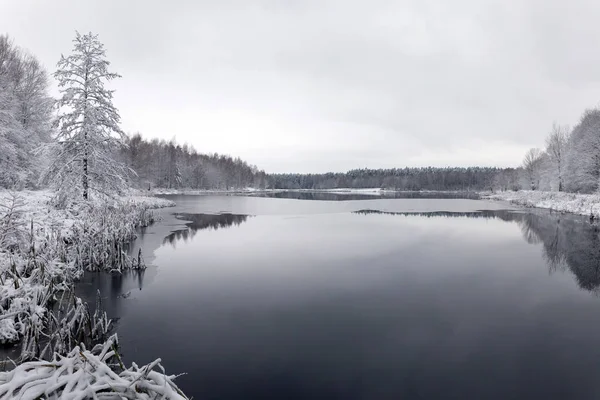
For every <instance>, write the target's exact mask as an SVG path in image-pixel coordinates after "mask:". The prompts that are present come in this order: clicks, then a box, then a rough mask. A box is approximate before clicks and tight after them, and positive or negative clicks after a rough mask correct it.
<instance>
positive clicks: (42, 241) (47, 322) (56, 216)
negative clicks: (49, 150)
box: [0, 191, 177, 398]
mask: <svg viewBox="0 0 600 400" xmlns="http://www.w3.org/2000/svg"><path fill="white" fill-rule="evenodd" d="M51 199H52V193H50V192H47V191H20V192H7V191H0V343H2V344H4V345H9V344H19V345H20V347H21V350H20V356H19V362H21V364H20V365H18V366H15V369H13V371H15V372H12V371H11V372H9V373H2V374H0V398H12V397H13V395H15V396H17V397H20V396H24V397H23V398H37V397H38V396H42V394H40V395H33V394H32V393H38V392H39V391H40V390H41V391H42V392H39V393H43V394H45V395H46V396H50V398H58V397H60V396H59V394H58V393H60V392H61V391H63V390H70V389H72V387H71V384H72V383H73V382H74V381H73V380H72V379H71V378H68V376H67V375H62V374H63V373H64V371H65V368H66V371H71V369H70V368H71V367H73V366H74V364H68V365H67V364H65V365H64V367H59V366H58V364H59V363H63V361H64V360H66V359H65V358H63V357H67V358H69V357H70V358H73V357H75V359H73V360H72V361H73V362H74V363H77V360H79V362H80V364H81V360H82V359H83V360H84V361H85V362H84V363H83V364H81V365H80V370H81V372H80V373H79V376H82V374H87V375H89V374H93V375H90V376H91V377H90V382H100V381H101V380H102V379H104V378H105V375H106V374H107V373H108V372H107V371H108V370H109V368H108V367H107V366H106V365H104V366H103V365H102V362H104V361H106V360H104V359H102V358H100V359H97V360H96V361H97V365H96V366H95V367H93V369H92V370H89V368H88V367H89V365H88V364H86V363H87V362H91V361H90V360H92V359H93V357H92V356H93V355H92V354H86V353H85V352H79V351H77V352H75V353H72V351H73V349H75V348H76V346H86V345H87V346H89V348H92V346H93V345H95V344H98V343H105V344H106V343H107V342H105V340H106V338H107V336H108V333H109V331H110V326H111V321H109V319H108V317H107V316H106V313H104V312H103V311H102V310H101V300H100V296H98V299H97V306H96V308H95V309H96V311H95V312H93V313H92V312H91V310H90V307H88V305H87V304H86V303H84V302H82V301H81V299H79V298H77V297H76V296H75V295H74V291H73V285H74V282H75V281H76V280H77V279H78V278H80V277H81V275H82V274H83V273H84V271H99V270H105V271H111V272H116V273H120V272H121V271H123V270H125V269H131V268H135V269H138V268H144V267H145V266H144V265H143V262H142V261H141V260H143V259H142V257H141V255H140V256H137V258H136V257H135V255H134V257H130V256H129V255H128V253H127V248H128V244H129V243H130V242H131V241H132V240H133V239H134V238H135V236H136V231H137V228H139V227H144V226H147V225H148V224H151V223H152V222H153V221H154V219H155V217H154V214H153V213H152V211H151V210H149V208H150V207H168V206H171V205H173V202H171V201H169V200H165V199H156V198H151V197H146V196H139V195H128V196H125V197H123V198H119V199H113V200H110V201H108V200H107V201H98V200H95V201H89V202H77V203H73V204H71V205H70V206H69V207H68V208H65V209H57V208H55V207H54V206H53V205H52V201H51ZM112 340H113V344H116V338H114V339H112ZM81 349H83V347H81ZM69 352H71V353H69ZM80 356H81V357H83V358H82V359H79V358H77V357H80ZM38 359H40V360H48V359H52V360H53V361H51V362H50V363H48V362H46V361H32V362H29V363H26V361H30V360H38ZM65 362H66V361H65ZM78 365H79V364H78ZM6 366H9V365H5V367H6ZM154 366H156V365H153V366H152V368H153V367H154ZM94 368H95V369H94ZM136 368H137V367H134V368H133V370H129V371H130V372H131V373H134V375H136V376H138V377H139V378H140V380H141V381H145V380H146V379H147V378H149V377H150V375H148V374H146V373H147V372H149V370H150V369H152V368H146V369H142V370H137V369H136ZM52 371H54V375H53V372H52ZM61 371H62V372H61ZM94 371H95V372H94ZM127 371H128V370H124V369H123V373H125V376H120V377H121V378H124V379H125V378H127V376H130V377H132V378H133V375H131V374H129V373H128V372H127ZM69 374H71V372H69ZM127 374H129V375H127ZM152 374H153V375H155V376H156V379H153V382H150V383H148V384H149V385H151V386H152V387H158V385H160V384H167V383H168V380H167V377H166V376H165V375H164V374H163V375H162V378H161V377H160V376H158V375H156V374H159V375H160V373H159V372H156V371H154V372H153V373H152ZM43 376H48V380H43V379H42V378H43ZM113 377H116V375H114V376H113ZM34 378H35V379H34ZM38 378H39V380H38ZM69 379H71V380H69ZM115 379H116V378H115ZM61 380H62V381H64V385H62V386H61V385H59V383H60V382H59V381H61ZM140 380H135V381H130V382H129V383H133V382H140ZM119 382H121V383H119ZM125 382H126V379H125V380H121V381H118V380H114V381H112V383H114V384H115V385H116V386H115V387H119V385H124V384H125ZM76 383H77V387H80V385H81V384H83V383H84V381H83V380H81V381H77V382H76ZM112 383H111V384H112ZM20 385H22V386H20ZM57 385H59V386H57ZM65 385H66V386H65ZM100 386H102V385H100ZM167 386H168V387H166V386H165V390H169V391H173V390H175V389H173V388H172V387H171V386H170V384H169V385H167ZM94 387H96V388H97V389H98V388H100V387H99V386H97V385H96V386H94ZM149 387H150V386H149ZM169 388H171V389H169ZM100 389H101V388H100ZM89 390H92V389H90V388H87V389H85V393H88V395H87V396H92V395H93V393H95V392H93V391H89ZM82 393H84V392H81V393H80V392H78V393H77V395H76V396H75V397H73V398H79V397H78V396H79V395H80V394H82ZM149 393H155V394H158V395H159V396H162V394H161V392H160V391H159V392H149ZM169 393H170V392H169ZM65 394H66V392H65ZM98 395H100V392H98ZM31 396H33V397H31ZM169 396H170V395H168V396H167V398H177V397H176V396H170V397H169ZM42 397H43V396H42ZM101 397H106V396H101ZM119 398H122V397H119ZM124 398H148V396H146V397H144V396H142V395H140V396H137V395H136V397H133V396H124Z"/></svg>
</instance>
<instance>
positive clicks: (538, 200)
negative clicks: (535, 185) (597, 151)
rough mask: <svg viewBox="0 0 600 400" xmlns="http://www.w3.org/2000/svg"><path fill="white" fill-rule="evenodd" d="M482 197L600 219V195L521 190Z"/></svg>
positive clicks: (483, 195) (484, 194)
mask: <svg viewBox="0 0 600 400" xmlns="http://www.w3.org/2000/svg"><path fill="white" fill-rule="evenodd" d="M481 197H482V198H483V199H487V200H499V201H506V202H509V203H511V204H514V205H518V206H522V207H527V208H543V209H548V210H551V211H558V212H564V213H570V214H578V215H588V216H590V217H591V216H592V215H593V216H594V219H598V218H600V194H580V193H568V192H545V191H538V190H519V191H514V192H513V191H504V192H496V193H482V194H481Z"/></svg>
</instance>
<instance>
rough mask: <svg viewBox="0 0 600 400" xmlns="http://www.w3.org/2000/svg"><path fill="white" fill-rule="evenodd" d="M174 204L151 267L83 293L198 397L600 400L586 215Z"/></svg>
mask: <svg viewBox="0 0 600 400" xmlns="http://www.w3.org/2000/svg"><path fill="white" fill-rule="evenodd" d="M328 196H330V195H328ZM165 197H169V198H171V199H173V200H175V201H176V202H177V204H178V205H177V207H175V208H171V209H165V210H161V211H160V212H161V213H162V215H163V220H162V221H161V222H160V223H157V224H155V225H154V226H152V227H149V228H147V229H146V230H145V231H144V232H143V233H142V234H140V237H139V239H138V240H137V241H136V242H135V243H134V246H133V247H134V249H133V252H137V248H140V247H141V248H142V251H143V254H144V258H145V260H146V262H147V263H148V264H149V265H150V266H149V268H148V269H147V270H145V271H144V272H142V273H139V274H138V273H129V274H126V275H124V276H119V275H112V276H111V275H107V274H87V275H86V278H85V280H84V281H83V282H82V283H81V284H80V285H79V288H78V290H79V291H80V292H81V293H82V294H83V295H84V296H85V297H87V298H89V299H93V298H94V293H95V291H96V290H97V289H100V291H101V293H102V296H103V297H104V306H105V308H106V309H107V311H108V313H109V315H110V316H111V317H116V318H119V320H118V322H117V325H116V331H117V333H118V334H119V338H120V343H121V348H122V352H123V356H124V358H125V361H126V362H127V363H130V362H131V361H136V362H137V363H138V364H139V363H147V362H150V361H153V360H154V359H155V358H157V357H161V358H162V360H163V365H164V366H165V367H166V369H167V372H168V373H170V374H178V373H182V372H186V373H187V375H184V376H181V377H179V378H177V380H176V382H177V383H178V384H179V386H180V387H181V388H182V389H183V390H184V391H185V392H186V394H188V395H189V396H193V397H194V398H196V399H248V398H251V399H321V398H326V399H466V398H471V399H537V398H544V399H566V398H572V399H597V398H600V344H599V338H600V299H599V298H598V293H600V289H599V287H600V240H599V236H598V228H597V227H596V226H594V225H591V224H590V223H589V221H587V220H586V219H585V218H581V217H576V216H569V215H561V214H556V213H550V212H544V211H541V210H522V209H515V208H513V207H510V206H508V205H506V204H501V203H496V202H488V201H483V200H475V199H460V198H445V199H439V198H438V199H436V198H431V196H429V197H428V198H373V197H371V198H359V199H351V200H348V197H344V196H343V195H342V196H338V197H335V196H334V197H328V198H325V199H319V198H317V197H314V196H313V197H310V196H308V197H307V196H304V197H303V196H300V195H299V196H297V197H298V198H289V197H293V196H290V195H286V196H279V197H282V198H269V197H240V196H165ZM283 197H288V198H283ZM344 199H346V200H344ZM186 221H187V222H186Z"/></svg>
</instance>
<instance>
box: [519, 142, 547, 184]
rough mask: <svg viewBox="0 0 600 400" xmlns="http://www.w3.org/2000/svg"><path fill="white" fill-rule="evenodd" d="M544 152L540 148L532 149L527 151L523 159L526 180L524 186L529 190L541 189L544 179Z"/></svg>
mask: <svg viewBox="0 0 600 400" xmlns="http://www.w3.org/2000/svg"><path fill="white" fill-rule="evenodd" d="M543 161H544V159H543V152H542V151H541V150H540V149H538V148H532V149H529V150H528V151H527V153H526V154H525V158H524V159H523V173H524V177H525V180H526V184H527V185H524V186H525V187H527V188H528V189H531V190H536V189H539V187H540V180H541V179H542V166H543Z"/></svg>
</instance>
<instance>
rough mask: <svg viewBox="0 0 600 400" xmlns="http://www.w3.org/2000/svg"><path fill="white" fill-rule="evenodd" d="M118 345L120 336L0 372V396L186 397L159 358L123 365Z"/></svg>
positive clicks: (182, 399)
mask: <svg viewBox="0 0 600 400" xmlns="http://www.w3.org/2000/svg"><path fill="white" fill-rule="evenodd" d="M116 344H117V338H116V336H111V337H110V338H109V339H108V340H107V341H106V342H105V343H104V344H103V345H102V346H96V348H95V349H94V350H93V351H88V350H86V349H85V348H83V347H79V346H76V347H75V348H74V349H73V350H71V352H70V353H69V354H67V355H66V356H64V357H57V356H55V357H54V359H53V360H51V361H31V362H26V363H22V364H20V365H18V366H16V367H15V368H14V369H13V370H11V371H9V372H0V398H2V399H40V398H44V399H92V398H93V399H100V398H102V399H157V398H160V399H171V400H184V399H187V397H186V396H185V395H184V394H183V392H181V390H179V388H178V387H177V386H176V385H175V384H174V383H173V379H174V378H175V377H174V376H168V375H166V374H165V372H164V369H163V368H162V366H161V364H160V361H161V360H160V359H157V360H155V361H154V362H152V363H150V364H147V365H144V366H142V367H138V366H137V365H136V364H135V363H134V364H133V365H132V366H131V367H130V368H127V369H125V368H124V366H123V365H122V364H121V361H120V357H119V356H118V354H117V353H116ZM117 362H118V364H115V363H117ZM111 363H112V365H111Z"/></svg>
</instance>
